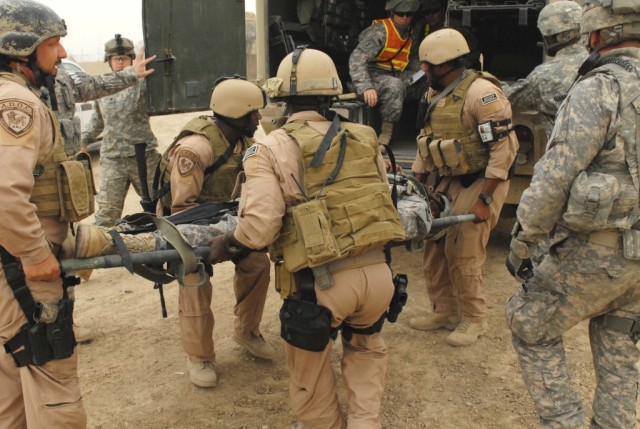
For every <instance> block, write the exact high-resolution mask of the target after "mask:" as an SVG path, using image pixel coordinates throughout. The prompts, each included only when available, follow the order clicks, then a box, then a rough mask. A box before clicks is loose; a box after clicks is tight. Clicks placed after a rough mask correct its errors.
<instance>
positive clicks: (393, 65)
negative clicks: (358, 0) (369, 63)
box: [373, 18, 411, 71]
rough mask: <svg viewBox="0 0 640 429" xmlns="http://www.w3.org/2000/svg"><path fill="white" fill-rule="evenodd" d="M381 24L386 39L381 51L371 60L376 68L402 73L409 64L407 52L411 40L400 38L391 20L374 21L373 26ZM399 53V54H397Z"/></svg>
mask: <svg viewBox="0 0 640 429" xmlns="http://www.w3.org/2000/svg"><path fill="white" fill-rule="evenodd" d="M378 23H382V24H383V25H384V27H385V29H386V35H387V38H386V39H385V41H384V47H383V48H382V51H381V52H380V53H379V54H378V55H377V56H376V57H375V58H374V59H373V61H375V62H376V63H378V67H381V68H383V69H387V70H399V71H404V69H405V68H407V65H408V64H409V52H410V51H411V39H409V36H408V35H407V37H405V38H402V37H401V36H400V33H398V29H397V28H396V26H395V25H393V21H391V18H385V19H376V20H374V21H373V25H375V24H378ZM398 51H399V52H398Z"/></svg>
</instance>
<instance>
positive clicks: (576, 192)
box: [562, 171, 620, 232]
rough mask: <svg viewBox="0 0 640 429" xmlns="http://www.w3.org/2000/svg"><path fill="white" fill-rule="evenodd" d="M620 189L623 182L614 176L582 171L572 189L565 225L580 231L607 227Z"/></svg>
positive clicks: (565, 215) (564, 217)
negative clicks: (620, 182) (619, 181)
mask: <svg viewBox="0 0 640 429" xmlns="http://www.w3.org/2000/svg"><path fill="white" fill-rule="evenodd" d="M619 193H620V184H619V183H618V180H617V179H616V178H615V177H614V176H612V175H610V174H605V173H598V172H591V173H587V172H586V171H583V172H581V173H580V174H578V176H577V177H576V178H575V180H574V181H573V184H572V185H571V189H570V190H569V200H568V201H567V210H566V211H565V213H564V215H563V216H562V218H563V220H564V222H565V225H566V226H567V227H568V228H570V229H572V230H574V231H579V232H592V231H600V230H602V229H606V228H607V220H608V218H609V215H610V214H611V210H612V209H613V202H614V201H615V199H616V198H617V196H618V194H619Z"/></svg>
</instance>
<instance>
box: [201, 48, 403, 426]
mask: <svg viewBox="0 0 640 429" xmlns="http://www.w3.org/2000/svg"><path fill="white" fill-rule="evenodd" d="M267 88H268V94H269V95H270V96H272V97H277V98H279V99H284V100H286V101H287V102H288V106H289V109H290V111H289V112H290V113H291V115H290V116H289V118H288V121H287V123H286V124H285V125H284V126H283V127H282V128H280V129H278V130H276V131H273V132H271V133H270V134H269V135H268V136H267V137H266V138H265V139H263V140H259V141H257V142H256V144H255V145H254V146H252V147H251V148H250V149H249V150H248V151H247V152H246V154H245V156H244V167H245V174H246V181H245V183H244V184H243V185H242V196H241V199H240V208H239V212H238V225H237V228H236V229H235V231H230V232H229V233H226V234H225V235H221V236H218V237H216V238H214V239H213V240H212V241H211V246H212V251H211V254H210V261H211V262H213V263H217V262H221V261H224V260H228V259H229V258H231V257H233V255H234V254H237V252H238V251H240V250H241V249H247V248H249V249H262V248H264V247H266V246H269V245H270V246H271V247H270V250H269V253H270V256H271V259H272V260H273V261H274V263H275V269H276V288H277V289H278V290H279V292H280V294H281V296H282V297H283V298H285V300H284V304H283V307H282V309H281V310H280V320H281V322H282V330H281V333H282V336H283V338H284V339H285V341H286V343H285V344H284V347H285V352H286V358H287V366H288V368H289V373H290V377H291V380H290V385H289V394H290V404H291V407H292V408H293V411H294V413H295V415H296V417H297V418H298V419H299V421H300V424H302V425H304V426H305V427H307V428H309V429H316V428H335V429H341V428H346V427H347V418H345V416H343V414H342V411H341V408H340V405H339V403H338V395H337V392H336V379H335V376H334V374H333V369H332V367H331V360H330V354H331V348H332V347H331V346H332V344H333V338H335V335H336V334H337V331H338V329H340V328H342V347H343V356H342V374H343V377H344V381H345V384H346V385H347V413H348V424H349V427H358V428H379V427H380V421H379V410H380V402H381V397H382V392H383V387H384V375H385V371H386V367H387V357H386V354H387V351H386V346H385V344H384V341H383V339H382V333H381V328H382V323H383V321H384V319H385V316H386V310H387V309H388V307H389V303H390V301H391V297H392V295H393V283H392V278H391V270H390V269H389V266H388V265H387V264H386V263H385V256H384V252H383V249H382V247H383V245H384V244H385V243H387V242H388V241H391V240H402V239H404V231H403V229H402V226H401V225H400V222H399V218H398V214H397V212H396V211H395V209H394V207H393V204H392V202H391V197H390V194H389V187H388V184H387V181H386V173H385V168H384V165H383V160H382V156H381V155H380V152H379V149H378V145H377V138H376V134H375V131H374V130H373V129H371V128H369V127H366V126H363V125H359V124H352V123H341V122H340V121H339V120H337V119H335V118H334V120H333V121H331V120H329V119H327V117H328V116H329V115H330V113H331V112H330V111H329V106H330V102H331V97H332V96H335V95H338V94H341V93H342V86H341V84H340V80H339V78H338V74H337V72H336V69H335V65H334V64H333V62H332V61H331V58H329V57H328V56H327V55H326V54H324V53H322V52H320V51H316V50H313V49H303V48H298V49H296V50H295V51H294V52H293V53H292V54H289V55H288V56H287V57H285V58H284V59H283V60H282V62H281V63H280V66H279V68H278V72H277V77H276V78H273V79H270V80H269V82H268V83H267ZM320 225H323V227H322V228H321V227H320ZM329 225H331V227H330V228H329ZM296 231H298V232H296ZM333 233H335V235H334V234H333Z"/></svg>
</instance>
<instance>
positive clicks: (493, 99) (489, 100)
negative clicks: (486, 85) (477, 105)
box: [482, 92, 498, 106]
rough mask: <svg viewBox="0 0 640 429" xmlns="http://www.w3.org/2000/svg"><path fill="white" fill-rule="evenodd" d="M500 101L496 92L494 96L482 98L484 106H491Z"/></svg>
mask: <svg viewBox="0 0 640 429" xmlns="http://www.w3.org/2000/svg"><path fill="white" fill-rule="evenodd" d="M496 101H498V94H496V93H495V92H494V93H493V94H489V95H485V96H484V97H482V105H483V106H486V105H487V104H491V103H494V102H496Z"/></svg>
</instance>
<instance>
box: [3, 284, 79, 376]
mask: <svg viewBox="0 0 640 429" xmlns="http://www.w3.org/2000/svg"><path fill="white" fill-rule="evenodd" d="M65 295H66V294H65ZM75 346H76V338H75V336H74V334H73V301H71V300H70V299H69V297H68V296H65V297H64V298H62V299H61V300H60V301H59V302H58V316H57V317H56V320H55V321H54V322H53V323H41V322H35V323H25V324H24V325H23V326H22V328H21V329H20V331H19V332H18V333H17V334H16V335H15V336H14V337H13V338H11V339H10V340H9V341H8V342H7V343H6V344H5V345H4V348H5V350H6V351H7V353H11V355H12V356H13V359H14V361H15V362H16V365H17V366H18V367H22V366H27V365H36V366H41V365H44V364H45V363H47V362H49V361H52V360H56V359H66V358H68V357H71V355H73V350H74V348H75Z"/></svg>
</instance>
